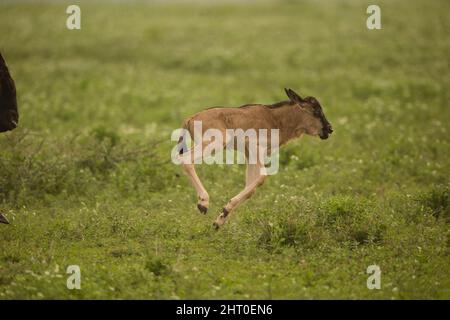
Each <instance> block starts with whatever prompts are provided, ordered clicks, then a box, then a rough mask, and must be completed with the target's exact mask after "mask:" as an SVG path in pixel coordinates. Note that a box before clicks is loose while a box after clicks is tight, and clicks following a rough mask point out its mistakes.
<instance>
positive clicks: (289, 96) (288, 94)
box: [284, 88, 303, 106]
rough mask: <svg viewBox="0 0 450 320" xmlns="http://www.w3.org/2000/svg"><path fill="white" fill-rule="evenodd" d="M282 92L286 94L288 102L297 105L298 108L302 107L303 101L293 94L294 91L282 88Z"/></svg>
mask: <svg viewBox="0 0 450 320" xmlns="http://www.w3.org/2000/svg"><path fill="white" fill-rule="evenodd" d="M284 91H285V92H286V95H287V96H288V98H289V100H291V101H292V102H295V103H297V104H299V105H300V106H301V105H302V102H303V99H302V98H301V97H300V96H299V95H298V94H297V93H295V92H294V90H292V89H286V88H284Z"/></svg>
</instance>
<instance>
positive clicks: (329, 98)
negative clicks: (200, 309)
mask: <svg viewBox="0 0 450 320" xmlns="http://www.w3.org/2000/svg"><path fill="white" fill-rule="evenodd" d="M71 4H77V5H79V6H80V8H81V30H68V29H67V28H66V20H67V18H68V16H69V15H68V14H67V13H66V8H67V6H69V5H71ZM369 4H372V2H370V1H356V0H345V1H331V0H330V1H326V0H318V1H312V0H311V1H294V0H291V1H275V0H274V1H256V0H255V1H226V0H223V1H214V2H213V1H2V0H0V34H1V37H0V52H1V53H2V55H3V56H4V58H5V59H6V61H7V63H8V66H9V69H10V72H11V74H12V76H13V78H14V79H15V81H16V87H17V93H18V103H19V110H20V115H21V117H20V124H19V128H18V129H17V130H15V131H13V132H11V133H8V134H4V135H1V136H0V211H2V212H3V213H4V214H5V216H7V217H8V219H9V220H10V222H11V223H12V224H11V226H3V225H2V226H0V298H4V299H9V298H33V299H39V298H150V299H151V298H163V299H177V298H192V299H195V298H217V299H222V298H240V299H246V298H263V299H271V298H276V299H282V298H291V299H292V298H293V299H299V298H367V299H372V298H394V299H402V298H449V292H448V288H449V287H450V279H449V277H448V275H449V274H450V273H449V271H450V270H449V265H448V246H449V244H450V242H449V240H448V236H449V229H448V218H449V193H450V191H449V190H450V189H449V183H450V181H449V176H448V172H450V161H449V155H450V139H449V137H448V134H449V132H448V131H449V127H448V123H449V121H450V111H449V108H448V102H449V90H448V88H449V78H448V76H447V75H448V71H449V54H450V46H449V27H450V25H449V20H448V19H447V15H448V13H449V9H450V3H449V2H448V1H443V0H442V1H440V0H436V1H431V2H430V1H421V0H413V1H401V0H394V1H377V3H376V4H377V5H379V6H380V8H381V23H382V29H381V30H368V29H367V28H366V19H367V18H368V16H369V15H368V14H367V13H366V9H367V7H368V5H369ZM284 87H290V88H293V89H294V90H295V91H297V92H298V93H300V94H301V95H311V96H315V97H316V98H317V99H318V100H319V101H320V102H321V104H322V106H323V108H324V111H325V114H326V115H327V118H328V120H329V121H330V122H331V123H332V125H333V128H334V130H335V133H334V134H333V136H332V137H331V138H330V139H328V140H327V141H325V142H324V141H320V140H319V139H314V138H311V137H306V138H303V139H301V140H299V141H296V142H293V143H291V144H289V145H288V146H286V147H285V148H284V149H283V150H282V153H281V160H280V161H281V164H280V167H281V168H280V172H279V173H278V174H277V175H276V176H274V177H271V178H270V179H269V180H268V182H267V183H266V184H265V185H264V186H263V187H261V188H260V189H259V190H258V191H257V193H256V195H255V196H254V197H253V198H252V199H251V200H249V201H248V202H246V203H245V204H244V205H243V206H242V207H240V208H239V209H238V210H237V212H236V214H235V215H234V216H233V217H232V218H231V221H229V223H227V225H226V226H225V228H224V229H223V230H222V231H220V232H219V233H214V232H213V231H212V228H211V224H212V222H213V220H214V219H215V217H216V214H218V213H219V210H220V209H221V208H222V206H223V205H224V204H225V203H226V202H227V200H228V199H230V198H231V197H232V196H234V195H235V194H237V193H238V192H239V190H240V189H241V188H242V187H243V184H244V168H243V166H206V165H203V166H199V168H198V172H199V176H200V178H202V179H203V182H204V184H205V187H206V188H207V190H208V191H209V194H210V196H211V204H212V206H211V208H210V212H209V213H208V215H207V216H202V215H199V214H198V212H197V211H196V208H195V203H196V199H195V198H196V197H195V193H194V191H193V189H192V188H191V186H190V185H189V183H188V181H187V179H186V178H185V177H184V176H183V175H182V173H181V170H180V168H178V167H177V166H175V165H173V164H172V163H171V162H170V150H171V149H172V148H173V146H174V142H171V141H170V133H171V132H172V130H174V129H176V128H178V127H179V126H180V125H181V122H182V120H183V119H184V118H185V117H187V116H189V115H191V114H193V113H194V112H197V111H200V110H202V109H204V108H206V107H210V106H240V105H242V104H246V103H266V104H270V103H274V102H278V101H281V100H285V99H286V97H285V94H284V92H283V88H284ZM69 264H76V265H80V268H81V271H82V274H83V283H82V288H83V289H82V290H74V291H71V290H68V289H67V288H66V286H65V281H66V275H65V268H66V267H67V265H69ZM371 264H379V265H380V267H381V270H382V274H383V280H382V289H381V290H368V289H367V287H366V278H367V276H368V275H367V274H366V272H365V271H366V268H367V266H368V265H371Z"/></svg>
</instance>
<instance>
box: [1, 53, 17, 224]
mask: <svg viewBox="0 0 450 320" xmlns="http://www.w3.org/2000/svg"><path fill="white" fill-rule="evenodd" d="M18 122H19V113H18V111H17V100H16V86H15V84H14V80H13V79H12V78H11V75H10V74H9V70H8V67H7V66H6V62H5V60H4V59H3V57H2V55H1V53H0V132H5V131H9V130H13V129H15V128H16V127H17V124H18ZM0 223H5V224H9V222H8V219H6V217H5V216H4V215H3V214H2V213H1V212H0Z"/></svg>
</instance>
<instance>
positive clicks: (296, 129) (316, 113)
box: [179, 89, 333, 228]
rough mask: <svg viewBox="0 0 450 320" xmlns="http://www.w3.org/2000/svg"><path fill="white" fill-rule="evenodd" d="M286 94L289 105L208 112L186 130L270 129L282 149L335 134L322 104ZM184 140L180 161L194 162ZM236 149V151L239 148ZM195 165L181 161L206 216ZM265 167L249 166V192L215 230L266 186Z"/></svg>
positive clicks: (206, 197)
mask: <svg viewBox="0 0 450 320" xmlns="http://www.w3.org/2000/svg"><path fill="white" fill-rule="evenodd" d="M285 90H286V94H287V95H288V97H289V99H290V100H289V101H282V102H278V103H275V104H271V105H264V104H246V105H243V106H241V107H239V108H227V107H214V108H209V109H206V110H204V111H201V112H199V113H196V114H194V115H193V116H191V117H189V118H187V119H186V120H185V121H184V123H183V128H185V129H187V130H188V131H189V133H190V135H191V137H194V121H201V122H202V130H203V132H202V133H201V134H202V135H203V133H204V132H205V131H206V130H208V129H218V130H220V131H222V134H223V136H224V137H225V130H227V129H242V130H244V131H247V130H248V129H255V130H259V129H267V130H268V131H267V132H268V134H269V137H268V139H270V132H271V129H279V146H282V145H284V144H286V143H287V142H288V141H290V140H292V139H295V138H298V137H300V136H302V135H303V134H307V135H311V136H319V137H320V138H321V139H327V138H328V136H329V134H331V133H332V132H333V130H332V128H331V125H330V123H329V122H328V120H327V119H326V117H325V115H324V113H323V111H322V107H321V106H320V104H319V102H318V101H317V100H316V99H315V98H314V97H306V98H305V99H302V98H301V97H300V96H299V95H298V94H296V93H295V92H294V91H292V90H291V89H285ZM184 139H186V137H180V141H179V142H181V143H182V144H183V147H182V148H180V157H181V158H185V157H190V158H191V160H193V159H194V157H195V152H193V149H191V150H189V151H187V148H186V142H187V141H185V140H184ZM197 143H201V144H207V143H209V142H206V141H201V142H197ZM234 146H235V147H236V144H234ZM224 147H225V143H224ZM186 159H187V158H186ZM259 161H260V160H259ZM192 163H193V162H190V163H187V162H183V161H182V164H183V168H184V170H185V172H186V174H187V175H188V177H189V178H190V179H191V182H192V183H193V185H194V187H195V188H196V190H197V196H198V199H199V203H198V208H199V210H200V211H201V212H203V213H206V210H207V208H208V205H209V195H208V193H207V192H206V190H205V188H204V187H203V185H202V183H201V181H200V179H199V178H198V176H197V174H196V172H195V169H194V165H193V164H192ZM263 167H264V165H263V163H262V162H260V163H257V164H256V165H250V164H249V165H248V168H247V182H246V188H245V189H244V190H243V191H242V192H241V193H239V194H238V195H237V196H236V197H234V198H233V199H231V200H230V202H229V203H228V204H227V205H226V206H225V207H224V209H223V213H222V214H221V215H219V217H218V218H217V219H216V222H215V223H214V226H215V227H216V228H218V227H220V226H221V225H222V224H223V223H224V222H225V219H226V218H227V216H229V214H230V213H231V212H232V210H233V209H235V208H236V207H237V206H238V205H239V204H240V203H242V202H243V201H245V200H246V199H248V198H250V197H251V195H252V194H253V193H254V192H255V190H256V188H257V187H258V186H260V185H262V184H263V182H264V180H265V178H266V176H265V175H261V174H260V169H261V168H263ZM200 208H201V209H200Z"/></svg>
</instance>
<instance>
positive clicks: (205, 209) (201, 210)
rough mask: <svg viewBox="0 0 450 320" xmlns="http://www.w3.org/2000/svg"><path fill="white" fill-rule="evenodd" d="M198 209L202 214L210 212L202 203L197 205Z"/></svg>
mask: <svg viewBox="0 0 450 320" xmlns="http://www.w3.org/2000/svg"><path fill="white" fill-rule="evenodd" d="M197 208H198V210H199V211H200V213H203V214H206V212H208V208H207V207H205V206H204V205H201V204H200V203H199V204H197Z"/></svg>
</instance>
